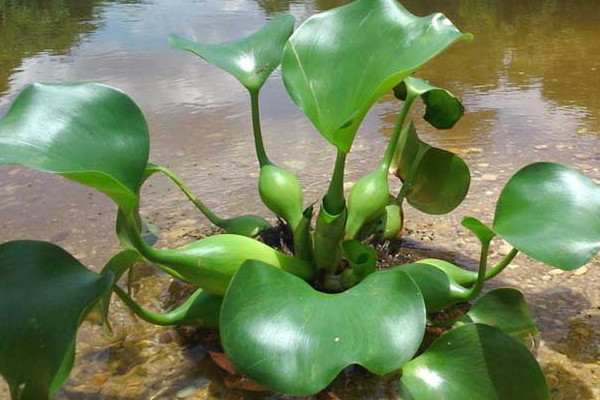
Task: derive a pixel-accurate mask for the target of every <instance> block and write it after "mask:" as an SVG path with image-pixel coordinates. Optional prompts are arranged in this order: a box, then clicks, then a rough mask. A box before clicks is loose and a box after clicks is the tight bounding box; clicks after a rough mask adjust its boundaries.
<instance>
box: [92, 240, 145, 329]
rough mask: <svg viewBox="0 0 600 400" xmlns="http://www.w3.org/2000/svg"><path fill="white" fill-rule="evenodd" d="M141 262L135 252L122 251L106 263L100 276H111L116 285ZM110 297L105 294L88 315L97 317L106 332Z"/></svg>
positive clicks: (138, 254) (109, 294)
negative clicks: (91, 314)
mask: <svg viewBox="0 0 600 400" xmlns="http://www.w3.org/2000/svg"><path fill="white" fill-rule="evenodd" d="M141 261H144V258H143V257H142V256H141V255H140V253H138V252H137V251H135V250H132V249H127V250H123V251H121V252H119V253H117V254H116V255H115V256H113V257H112V258H111V259H110V260H109V261H108V263H106V265H105V266H104V268H102V275H108V274H112V276H113V277H114V283H115V284H116V283H117V282H118V281H119V279H121V277H122V276H123V274H124V273H125V272H127V271H128V270H129V269H130V268H132V267H133V266H134V265H135V264H136V263H138V262H141ZM111 296H112V291H109V292H107V293H106V294H105V295H104V296H102V298H101V299H100V300H98V302H97V303H96V304H95V305H94V308H93V309H92V310H91V311H90V313H93V314H96V315H97V319H98V322H99V324H100V325H103V326H105V327H106V328H107V329H108V331H112V327H111V325H110V321H109V320H108V311H109V309H110V298H111ZM88 319H89V318H88Z"/></svg>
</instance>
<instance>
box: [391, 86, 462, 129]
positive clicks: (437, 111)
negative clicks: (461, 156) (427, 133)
mask: <svg viewBox="0 0 600 400" xmlns="http://www.w3.org/2000/svg"><path fill="white" fill-rule="evenodd" d="M408 93H411V94H413V95H415V96H421V98H422V99H423V102H424V103H425V115H423V118H424V119H425V121H427V122H429V123H430V124H431V125H433V126H434V127H436V128H438V129H450V128H452V127H453V126H454V124H456V123H457V122H458V120H459V119H460V117H462V116H463V114H464V112H465V108H464V107H463V105H462V104H461V102H460V101H459V100H458V99H457V98H456V97H455V96H454V95H453V94H452V93H450V92H449V91H447V90H446V89H441V88H438V87H435V86H432V85H430V84H429V82H427V81H424V80H422V79H419V78H415V77H413V76H409V77H407V78H406V79H405V80H404V81H402V83H400V84H399V85H398V86H396V87H395V88H394V95H395V96H396V97H397V98H398V99H400V100H406V96H407V94H408Z"/></svg>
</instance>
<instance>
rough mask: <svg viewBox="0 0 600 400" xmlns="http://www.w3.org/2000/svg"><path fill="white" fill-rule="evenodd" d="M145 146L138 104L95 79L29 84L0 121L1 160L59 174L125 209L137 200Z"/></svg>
mask: <svg viewBox="0 0 600 400" xmlns="http://www.w3.org/2000/svg"><path fill="white" fill-rule="evenodd" d="M149 148H150V145H149V137H148V127H147V125H146V120H145V119H144V116H143V115H142V112H141V111H140V109H139V108H138V106H137V105H136V104H135V103H134V102H133V100H131V99H130V98H129V97H128V96H127V95H126V94H125V93H123V92H121V91H119V90H117V89H114V88H111V87H109V86H105V85H100V84H95V83H81V84H33V85H31V86H29V87H28V88H27V89H25V90H24V91H23V92H22V93H21V94H20V95H19V96H18V97H17V99H16V100H15V102H14V104H13V105H12V107H11V108H10V110H9V111H8V113H7V114H6V116H5V117H4V118H3V119H2V120H1V121H0V164H21V165H25V166H27V167H30V168H34V169H38V170H40V171H44V172H54V173H59V174H62V175H63V176H65V177H67V178H69V179H72V180H74V181H76V182H79V183H82V184H84V185H87V186H91V187H93V188H96V189H98V190H100V191H102V192H104V193H106V194H107V195H108V196H110V197H111V198H112V199H113V200H114V201H115V202H117V203H118V204H119V205H120V206H121V207H123V208H125V209H134V208H135V207H136V206H137V204H138V190H139V188H140V185H141V183H142V178H143V176H144V169H145V168H146V163H147V162H148V152H149Z"/></svg>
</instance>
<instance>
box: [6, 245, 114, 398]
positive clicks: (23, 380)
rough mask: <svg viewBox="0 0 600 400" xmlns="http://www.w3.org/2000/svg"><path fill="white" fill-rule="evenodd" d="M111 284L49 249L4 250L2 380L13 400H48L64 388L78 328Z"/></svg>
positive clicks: (16, 247)
mask: <svg viewBox="0 0 600 400" xmlns="http://www.w3.org/2000/svg"><path fill="white" fill-rule="evenodd" d="M112 282H113V275H112V274H106V275H98V274H96V273H93V272H91V271H90V270H88V269H87V268H85V267H84V266H83V265H82V264H80V263H79V262H78V261H77V260H76V259H75V258H73V257H72V256H71V255H70V254H69V253H67V252H66V251H64V250H63V249H61V248H60V247H58V246H55V245H53V244H51V243H46V242H37V241H25V240H23V241H14V242H8V243H4V244H2V245H0V325H1V329H0V374H1V375H2V376H4V378H5V379H6V381H7V382H8V385H9V386H10V390H11V393H12V395H13V400H47V399H48V398H49V396H50V394H51V393H52V392H54V391H56V390H58V389H59V388H60V386H61V385H62V384H63V383H64V381H65V380H66V378H67V377H68V375H69V372H70V370H71V367H72V365H73V359H74V356H75V351H74V350H75V336H76V333H77V328H78V327H79V325H80V323H81V321H82V320H83V317H84V316H85V314H86V312H87V311H88V310H89V309H90V308H91V307H92V306H93V305H94V303H96V302H97V301H98V299H100V298H101V297H102V296H103V295H104V294H105V293H106V292H107V291H108V290H110V287H111V285H112Z"/></svg>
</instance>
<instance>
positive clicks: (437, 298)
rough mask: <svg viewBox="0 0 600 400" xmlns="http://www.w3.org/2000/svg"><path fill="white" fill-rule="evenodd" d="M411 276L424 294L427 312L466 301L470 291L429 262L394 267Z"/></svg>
mask: <svg viewBox="0 0 600 400" xmlns="http://www.w3.org/2000/svg"><path fill="white" fill-rule="evenodd" d="M394 269H399V270H401V271H404V272H406V273H407V274H408V276H410V277H411V278H412V279H413V280H414V281H415V283H416V284H417V286H418V287H419V290H420V291H421V293H422V294H423V300H424V301H425V306H426V307H427V312H434V311H440V310H443V309H445V308H448V307H450V306H451V305H453V304H455V303H459V302H461V301H466V300H467V299H468V297H469V294H470V291H469V290H468V289H465V288H464V287H463V286H461V285H459V284H458V283H456V281H454V280H453V279H452V277H450V276H449V275H448V274H446V273H445V272H444V271H443V270H441V269H439V268H436V267H434V266H432V265H429V264H419V263H417V264H405V265H400V266H397V267H394Z"/></svg>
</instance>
